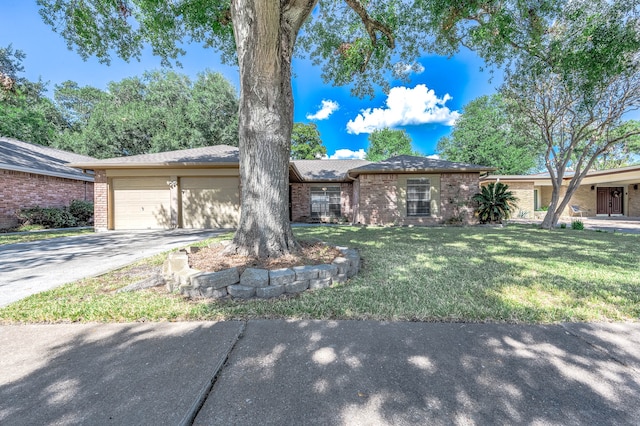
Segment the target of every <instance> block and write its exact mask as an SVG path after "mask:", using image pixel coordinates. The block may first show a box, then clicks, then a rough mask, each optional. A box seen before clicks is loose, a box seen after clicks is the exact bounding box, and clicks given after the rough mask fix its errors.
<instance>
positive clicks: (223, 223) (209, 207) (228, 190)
mask: <svg viewBox="0 0 640 426" xmlns="http://www.w3.org/2000/svg"><path fill="white" fill-rule="evenodd" d="M180 192H181V199H182V203H181V208H182V227H183V228H205V229H206V228H229V227H234V226H236V225H237V224H238V220H239V219H240V179H239V178H238V177H219V176H216V177H183V178H180Z"/></svg>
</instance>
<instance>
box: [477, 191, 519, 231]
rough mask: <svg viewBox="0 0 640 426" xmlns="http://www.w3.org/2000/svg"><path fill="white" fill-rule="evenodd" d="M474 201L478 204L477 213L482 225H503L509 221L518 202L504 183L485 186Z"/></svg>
mask: <svg viewBox="0 0 640 426" xmlns="http://www.w3.org/2000/svg"><path fill="white" fill-rule="evenodd" d="M472 199H473V201H475V202H476V203H478V207H477V209H476V212H477V213H478V219H479V220H480V222H481V223H502V221H503V220H506V219H509V218H510V217H511V213H513V211H514V210H515V209H516V202H517V201H518V199H517V198H516V197H515V196H514V195H513V193H512V192H511V191H509V185H506V184H504V183H502V182H491V183H490V184H488V185H486V186H483V187H482V188H480V192H479V193H478V194H476V195H474V196H473V198H472Z"/></svg>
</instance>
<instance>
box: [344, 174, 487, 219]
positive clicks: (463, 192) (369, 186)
mask: <svg viewBox="0 0 640 426" xmlns="http://www.w3.org/2000/svg"><path fill="white" fill-rule="evenodd" d="M402 176H403V178H402V179H399V176H398V175H397V174H371V175H360V176H359V177H358V180H359V184H360V187H359V200H358V206H357V210H358V214H357V217H356V220H355V222H356V223H362V224H367V225H388V224H396V225H433V224H437V223H441V222H443V221H447V220H449V219H450V218H451V217H453V216H455V215H457V214H458V213H460V214H461V215H462V220H463V221H464V222H465V223H472V222H474V221H475V219H474V215H473V213H474V208H473V203H472V202H471V197H473V195H474V194H476V193H477V192H478V191H479V184H478V178H479V175H478V174H477V173H443V174H441V175H439V176H437V175H435V176H431V178H430V181H431V185H432V187H434V186H435V188H434V190H432V194H431V199H432V200H433V201H434V202H435V203H436V205H435V207H434V206H432V215H431V216H430V217H407V216H406V212H405V211H404V208H403V207H402V206H404V201H403V200H402V193H403V191H402V189H401V188H399V180H402V181H404V182H406V179H405V178H407V177H411V175H402Z"/></svg>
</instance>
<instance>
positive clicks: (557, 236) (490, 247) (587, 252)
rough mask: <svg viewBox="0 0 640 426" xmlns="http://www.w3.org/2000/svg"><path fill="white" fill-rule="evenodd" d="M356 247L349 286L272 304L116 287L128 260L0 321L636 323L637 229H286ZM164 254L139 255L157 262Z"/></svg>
mask: <svg viewBox="0 0 640 426" xmlns="http://www.w3.org/2000/svg"><path fill="white" fill-rule="evenodd" d="M295 232H296V235H297V236H298V237H300V238H320V239H322V240H324V241H327V242H330V243H333V244H336V245H346V246H349V247H355V248H358V249H360V252H361V255H362V258H363V269H362V270H361V272H360V274H359V275H358V276H357V277H355V278H353V279H351V280H350V281H348V282H346V283H344V284H341V285H338V286H335V287H331V288H328V289H324V290H319V291H313V292H311V291H309V292H305V293H303V294H300V295H298V296H294V297H287V298H279V299H274V300H250V301H235V300H224V301H203V300H199V301H189V300H187V299H185V298H183V297H181V296H180V295H177V294H168V293H166V292H165V291H164V289H162V288H156V289H151V290H145V291H140V292H135V293H119V294H116V293H115V292H114V290H115V289H116V288H119V287H122V286H125V285H127V284H130V283H131V282H134V281H136V280H137V279H140V277H136V276H135V271H136V268H138V269H139V266H140V264H138V265H137V266H132V267H129V268H126V269H124V270H121V271H118V272H116V273H112V274H108V275H104V276H101V277H97V278H93V279H87V280H83V281H80V282H77V283H74V284H71V285H67V286H64V287H61V288H58V289H54V290H51V291H48V292H45V293H41V294H38V295H34V296H32V297H29V298H27V299H25V300H22V301H20V302H16V303H14V304H13V305H10V306H8V307H6V308H5V309H2V310H0V322H5V323H13V322H60V321H99V322H114V321H163V320H170V321H173V320H223V319H246V318H316V319H376V320H392V321H394V320H400V321H467V322H484V321H498V322H526V323H551V322H560V321H638V320H639V319H640V273H638V269H637V268H638V265H639V264H640V236H638V235H626V234H618V233H615V234H613V233H602V232H590V231H584V232H577V231H575V230H571V229H564V230H556V231H544V230H540V229H536V228H532V227H525V226H509V227H506V228H491V227H468V228H398V227H393V228H364V227H346V226H345V227H310V228H296V229H295ZM163 258H164V256H156V257H155V258H152V259H149V260H146V261H145V262H152V263H155V264H159V263H161V262H162V260H163Z"/></svg>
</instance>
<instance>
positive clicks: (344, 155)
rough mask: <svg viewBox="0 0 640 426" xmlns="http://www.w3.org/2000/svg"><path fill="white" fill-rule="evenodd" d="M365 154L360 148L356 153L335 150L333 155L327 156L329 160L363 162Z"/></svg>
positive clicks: (346, 150) (348, 150)
mask: <svg viewBox="0 0 640 426" xmlns="http://www.w3.org/2000/svg"><path fill="white" fill-rule="evenodd" d="M365 155H367V153H366V152H365V151H364V149H362V148H360V149H359V150H357V151H351V150H350V149H336V152H335V153H334V154H333V155H330V156H329V159H330V160H364V157H365Z"/></svg>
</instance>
